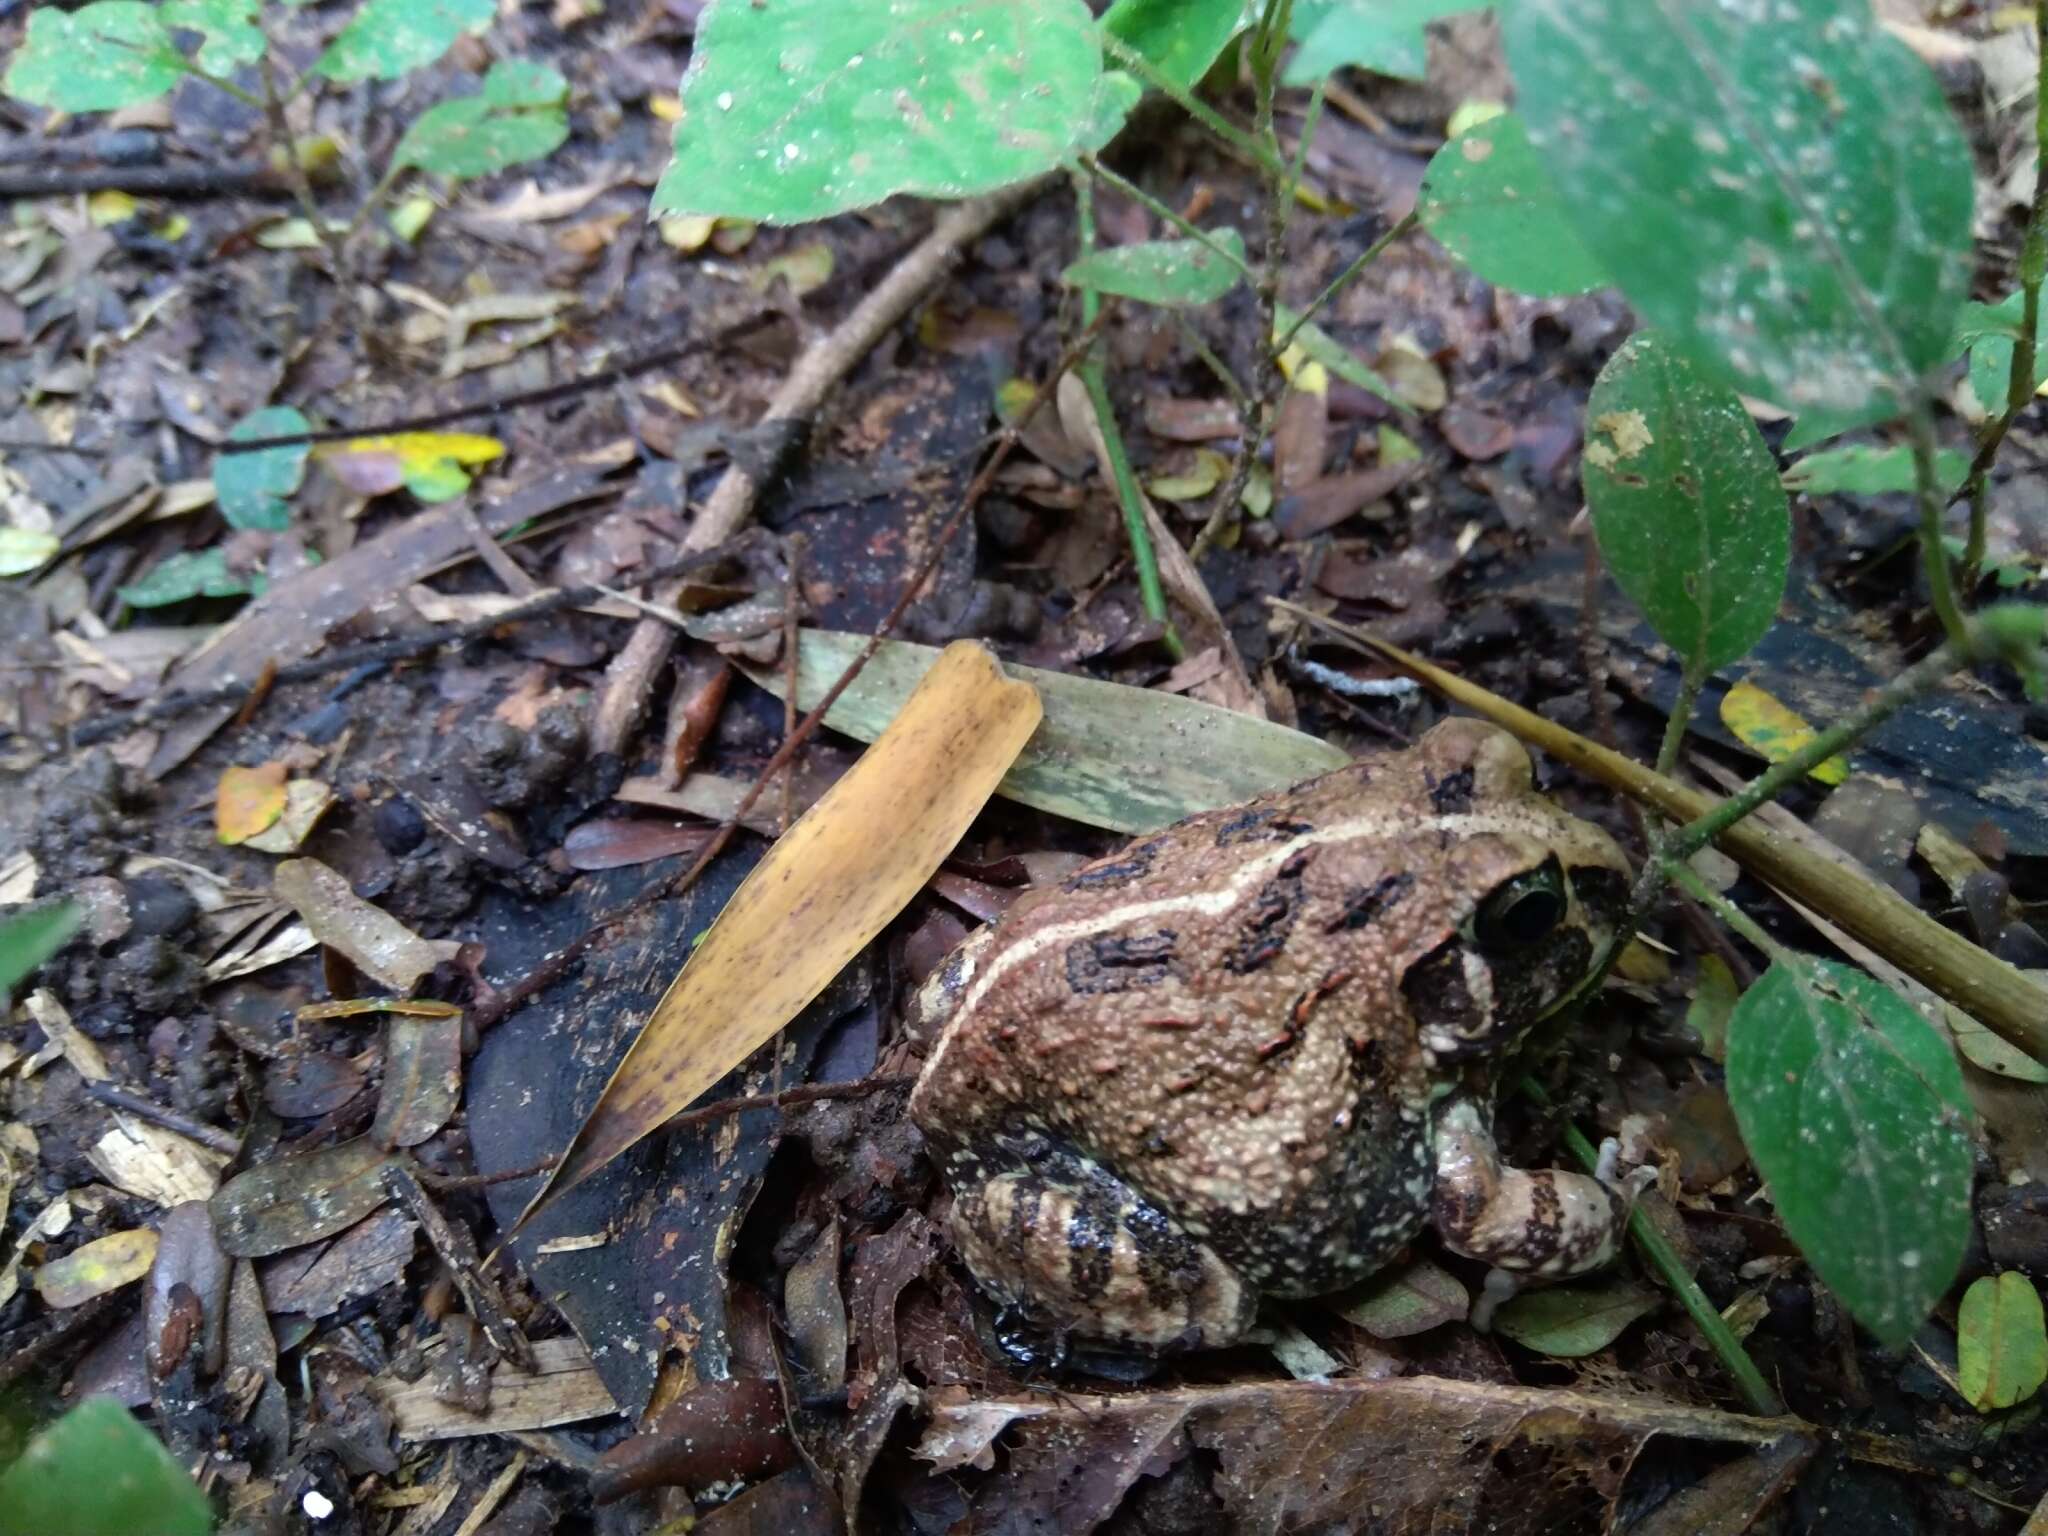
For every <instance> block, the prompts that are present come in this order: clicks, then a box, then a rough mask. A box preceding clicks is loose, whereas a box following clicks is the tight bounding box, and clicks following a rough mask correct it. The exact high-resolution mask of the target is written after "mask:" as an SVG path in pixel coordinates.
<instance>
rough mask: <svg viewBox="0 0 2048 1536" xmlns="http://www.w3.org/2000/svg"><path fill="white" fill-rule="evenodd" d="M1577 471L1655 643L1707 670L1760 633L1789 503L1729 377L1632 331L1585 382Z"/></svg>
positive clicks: (1777, 592)
mask: <svg viewBox="0 0 2048 1536" xmlns="http://www.w3.org/2000/svg"><path fill="white" fill-rule="evenodd" d="M1581 476H1582V478H1583V480H1584V482H1585V487H1586V503H1587V505H1588V506H1589V507H1590V508H1591V509H1592V513H1593V533H1594V536H1595V537H1596V538H1598V539H1599V541H1600V553H1601V554H1602V555H1603V556H1605V557H1606V560H1607V565H1608V568H1609V569H1610V570H1612V571H1613V572H1614V579H1615V580H1616V581H1618V582H1619V583H1620V584H1621V589H1622V590H1623V591H1624V592H1626V593H1627V594H1628V595H1629V597H1630V598H1631V599H1633V600H1634V602H1635V604H1636V606H1637V607H1639V608H1641V609H1642V610H1643V613H1644V615H1645V616H1646V617H1648V619H1649V621H1650V625H1651V627H1652V628H1654V629H1655V630H1656V631H1657V635H1658V637H1659V638H1660V639H1662V640H1663V641H1664V643H1665V644H1666V645H1669V646H1670V647H1671V648H1672V649H1673V650H1675V651H1677V652H1678V654H1679V655H1680V656H1681V657H1682V658H1684V659H1685V660H1686V662H1687V663H1688V664H1689V665H1692V666H1695V667H1698V668H1699V669H1700V670H1701V673H1702V675H1704V674H1705V673H1709V672H1712V671H1714V670H1715V669H1716V668H1719V667H1724V666H1726V665H1727V664H1728V663H1729V662H1731V661H1734V660H1735V659H1736V658H1737V657H1739V656H1741V655H1742V654H1743V653H1744V652H1746V651H1748V650H1749V648H1750V647H1751V646H1753V645H1755V644H1756V643H1757V641H1758V640H1760V639H1762V638H1763V633H1764V631H1765V630H1767V629H1769V628H1770V627H1771V620H1772V619H1773V618H1774V617H1775V616H1776V614H1777V611H1778V601H1779V599H1780V598H1781V597H1783V596H1784V593H1785V573H1786V570H1787V568H1788V566H1789V564H1790V561H1791V540H1792V526H1791V514H1790V511H1789V509H1788V507H1787V505H1786V500H1785V488H1784V487H1783V486H1782V485H1780V484H1779V483H1778V466H1777V461H1776V460H1775V459H1773V458H1772V457H1771V451H1770V449H1768V448H1766V447H1765V446H1764V440H1763V438H1762V436H1761V435H1760V434H1759V433H1758V432H1757V429H1756V423H1755V422H1753V421H1751V420H1750V419H1749V412H1748V411H1746V410H1744V409H1743V407H1742V402H1741V400H1739V399H1738V398H1736V395H1735V392H1734V391H1733V390H1732V389H1729V388H1728V387H1727V386H1726V385H1725V384H1721V383H1718V382H1716V381H1715V380H1714V379H1713V378H1712V377H1710V376H1709V375H1707V374H1706V373H1704V372H1703V371H1702V370H1701V369H1700V368H1699V367H1697V366H1696V365H1695V364H1694V363H1693V362H1692V360H1691V359H1689V358H1688V357H1687V356H1686V355H1685V354H1684V353H1683V352H1682V351H1680V350H1679V349H1678V348H1677V347H1676V346H1674V345H1672V343H1671V342H1670V340H1669V339H1668V338H1666V337H1663V336H1660V335H1658V334H1657V333H1656V332H1654V331H1638V332H1636V334H1635V335H1633V336H1631V337H1630V338H1629V339H1628V341H1627V343H1626V344H1625V345H1623V347H1622V349H1621V350H1620V351H1619V352H1617V353H1615V354H1614V356H1613V357H1612V358H1610V359H1609V360H1608V363H1607V366H1606V367H1605V368H1603V369H1601V370H1600V377H1599V378H1598V379H1596V380H1595V381H1594V384H1593V393H1592V396H1591V398H1590V399H1588V401H1587V402H1586V447H1585V454H1584V458H1583V461H1582V463H1581Z"/></svg>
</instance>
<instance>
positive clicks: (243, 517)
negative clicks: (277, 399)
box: [213, 405, 313, 533]
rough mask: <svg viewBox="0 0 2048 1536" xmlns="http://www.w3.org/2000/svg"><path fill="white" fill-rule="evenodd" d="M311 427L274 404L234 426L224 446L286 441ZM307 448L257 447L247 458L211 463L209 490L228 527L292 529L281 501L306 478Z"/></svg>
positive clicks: (285, 407) (293, 408)
mask: <svg viewBox="0 0 2048 1536" xmlns="http://www.w3.org/2000/svg"><path fill="white" fill-rule="evenodd" d="M312 429H313V424H312V423H311V422H309V421H307V420H306V418H305V415H304V413H303V412H301V411H300V410H299V409H298V408H297V407H296V406H290V405H273V406H267V407H266V408H264V409H263V410H260V411H254V412H252V413H250V414H249V415H247V416H244V417H243V418H242V419H241V420H240V421H238V422H236V423H235V426H234V430H233V431H231V432H229V433H228V441H229V442H231V443H235V442H244V443H245V442H248V441H249V440H250V439H252V438H259V437H289V436H290V435H291V434H292V433H294V432H310V431H311V430H312ZM311 451H312V450H311V445H310V444H307V443H293V444H291V445H290V446H289V447H285V448H258V449H256V450H255V451H253V452H251V453H224V454H221V455H220V456H219V457H218V458H216V459H215V460H214V461H213V490H214V494H215V496H217V497H218V498H219V500H220V515H221V516H222V517H224V518H226V519H227V521H228V526H229V527H231V528H260V529H263V530H264V531H266V532H269V533H281V532H283V531H284V530H285V529H286V528H289V527H290V526H291V521H292V510H291V508H290V507H289V506H287V505H286V504H285V498H286V497H287V496H291V495H294V494H296V493H297V491H298V489H299V482H300V481H301V480H302V479H304V478H305V474H306V455H307V454H308V453H309V452H311Z"/></svg>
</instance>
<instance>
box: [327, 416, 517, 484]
mask: <svg viewBox="0 0 2048 1536" xmlns="http://www.w3.org/2000/svg"><path fill="white" fill-rule="evenodd" d="M504 453H505V445H504V444H503V443H501V442H499V441H498V440H497V439H496V438H495V437H484V436H481V435H480V434H478V433H474V432H395V433H392V434H390V435H389V436H385V437H352V438H350V439H349V440H348V441H347V442H345V443H336V444H335V445H334V446H332V447H330V448H323V449H320V450H319V454H320V458H321V460H322V461H323V462H325V463H326V465H327V466H328V468H330V469H332V470H333V471H334V472H335V474H337V475H338V476H340V477H341V481H342V483H343V484H344V485H346V486H347V487H348V488H349V489H350V490H352V491H356V492H358V493H359V494H361V495H364V496H381V495H383V494H385V493H386V492H387V491H395V490H397V489H398V488H399V487H400V486H401V485H402V486H404V487H405V488H406V489H407V490H409V491H411V492H412V493H413V495H415V496H417V497H419V499H420V500H421V501H446V500H448V498H449V497H451V496H460V495H461V494H462V493H463V492H464V491H466V490H468V489H469V474H468V471H469V470H471V469H474V468H475V467H476V466H478V465H480V464H488V463H490V462H491V461H492V460H494V459H498V458H502V457H504Z"/></svg>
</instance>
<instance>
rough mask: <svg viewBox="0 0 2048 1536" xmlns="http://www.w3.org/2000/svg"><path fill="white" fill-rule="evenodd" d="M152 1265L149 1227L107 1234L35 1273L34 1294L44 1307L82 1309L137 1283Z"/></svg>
mask: <svg viewBox="0 0 2048 1536" xmlns="http://www.w3.org/2000/svg"><path fill="white" fill-rule="evenodd" d="M155 1262H156V1234H155V1233H154V1232H152V1231H150V1230H149V1228H147V1227H138V1228H136V1229H135V1230H134V1231H132V1232H109V1233H108V1234H107V1235H106V1236H105V1237H96V1238H94V1239H93V1240H92V1241H91V1242H89V1243H84V1244H81V1245H80V1246H79V1247H76V1248H74V1249H72V1250H71V1251H70V1252H69V1253H67V1254H65V1255H64V1257H63V1258H61V1259H52V1260H50V1262H49V1263H47V1264H45V1265H44V1266H43V1267H42V1268H41V1269H39V1270H37V1271H36V1293H37V1294H38V1295H40V1296H41V1297H42V1298H43V1302H44V1304H45V1305H47V1306H52V1307H76V1306H82V1305H83V1304H84V1303H86V1302H88V1301H91V1300H92V1299H93V1297H95V1296H104V1295H106V1293H107V1292H108V1291H118V1290H119V1289H120V1288H121V1287H122V1286H124V1285H129V1284H132V1283H133V1282H135V1281H137V1280H140V1279H141V1278H142V1277H143V1276H144V1275H146V1274H148V1273H149V1266H150V1265H151V1264H153V1263H155Z"/></svg>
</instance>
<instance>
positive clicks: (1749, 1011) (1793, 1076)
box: [1728, 955, 1974, 1349]
mask: <svg viewBox="0 0 2048 1536" xmlns="http://www.w3.org/2000/svg"><path fill="white" fill-rule="evenodd" d="M1728 1100H1729V1103H1730V1104H1731V1105H1732V1106H1733V1107H1734V1110H1735V1120H1736V1123H1737V1125H1739V1126H1740V1127H1741V1129H1742V1140H1743V1144H1744V1145H1745V1146H1747V1147H1748V1148H1749V1154H1750V1156H1751V1157H1752V1158H1753V1159H1754V1160H1755V1162H1756V1166H1757V1172H1759V1173H1760V1174H1762V1175H1763V1177H1764V1178H1765V1180H1767V1181H1768V1182H1769V1184H1770V1190H1771V1199H1772V1201H1773V1202H1774V1203H1775V1204H1776V1206H1777V1210H1778V1219H1779V1220H1780V1221H1782V1222H1784V1224H1785V1230H1786V1232H1788V1233H1789V1234H1790V1235H1791V1238H1792V1241H1793V1242H1795V1243H1797V1244H1798V1245H1799V1250H1800V1252H1801V1253H1803V1254H1805V1255H1806V1258H1807V1261H1808V1262H1809V1263H1810V1264H1812V1265H1813V1269H1814V1273H1815V1274H1816V1275H1818V1276H1819V1277H1820V1279H1821V1281H1822V1282H1823V1283H1824V1284H1826V1285H1827V1287H1828V1289H1830V1290H1831V1291H1833V1292H1834V1293H1835V1295H1836V1296H1838V1297H1839V1298H1841V1301H1842V1304H1843V1305H1844V1306H1845V1307H1847V1308H1848V1309H1849V1312H1850V1314H1851V1315H1852V1316H1854V1317H1855V1319H1856V1320H1857V1321H1858V1322H1859V1323H1861V1324H1862V1325H1863V1326H1864V1327H1865V1328H1867V1329H1869V1330H1870V1332H1871V1334H1872V1335H1873V1336H1874V1337H1875V1338H1876V1339H1877V1340H1878V1341H1879V1342H1880V1343H1882V1344H1884V1345H1885V1346H1886V1347H1887V1348H1893V1349H1896V1348H1899V1347H1900V1346H1902V1345H1904V1344H1905V1343H1906V1342H1907V1341H1908V1340H1909V1339H1911V1338H1912V1336H1913V1333H1914V1331H1915V1330H1916V1329H1918V1328H1919V1326H1920V1324H1921V1323H1922V1322H1923V1321H1924V1320H1925V1319H1926V1317H1927V1314H1928V1312H1929V1311H1930V1310H1932V1308H1933V1306H1934V1304H1935V1302H1937V1301H1939V1300H1940V1299H1941V1296H1942V1294H1943V1293H1944V1292H1945V1291H1947V1289H1948V1287H1949V1284H1950V1282H1952V1281H1953V1280H1954V1279H1955V1274H1956V1270H1957V1268H1958V1267H1959V1266H1960V1265H1961V1263H1962V1260H1963V1247H1964V1244H1965V1243H1966V1242H1967V1241H1968V1239H1969V1234H1970V1184H1971V1170H1972V1166H1973V1161H1974V1159H1973V1156H1972V1152H1971V1146H1970V1137H1969V1133H1968V1130H1967V1126H1968V1123H1969V1115H1970V1111H1969V1098H1968V1096H1967V1094H1966V1093H1965V1091H1964V1088H1963V1075H1962V1069H1961V1068H1960V1067H1958V1066H1957V1065H1956V1059H1955V1056H1954V1055H1953V1054H1952V1053H1951V1052H1950V1050H1949V1048H1948V1044H1947V1042H1946V1041H1944V1040H1943V1039H1942V1038H1941V1036H1940V1035H1939V1034H1938V1033H1936V1031H1935V1030H1934V1028H1933V1027H1932V1026H1931V1025H1929V1024H1928V1023H1927V1021H1926V1020H1925V1019H1923V1018H1921V1017H1920V1015H1919V1014H1917V1013H1916V1012H1914V1011H1913V1009H1912V1007H1911V1006H1909V1005H1908V1004H1907V1003H1906V1001H1905V1000H1904V999H1903V998H1901V997H1900V996H1899V995H1898V994H1897V993H1896V992H1893V991H1892V990H1891V989H1890V988H1889V987H1886V986H1883V985H1882V984H1880V983H1878V982H1876V981H1873V980H1872V979H1871V978H1870V977H1868V976H1866V975H1864V974H1863V973H1862V972H1861V971H1858V970H1855V969H1853V968H1852V967H1850V966H1846V965H1840V964H1837V963H1835V962H1832V961H1826V960H1815V959H1812V958H1810V957H1808V956H1804V955H1786V956H1782V957H1781V958H1780V959H1778V960H1777V961H1776V963H1774V964H1773V965H1772V966H1771V968H1770V969H1769V970H1768V971H1766V972H1765V973H1764V976H1763V979H1762V980H1761V981H1759V982H1757V984H1756V985H1755V986H1753V987H1751V988H1750V989H1749V990H1748V991H1747V992H1745V993H1743V995H1742V999H1741V1001H1740V1002H1738V1003H1737V1004H1736V1005H1735V1011H1734V1013H1733V1014H1732V1015H1731V1016H1730V1018H1729V1021H1728Z"/></svg>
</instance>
